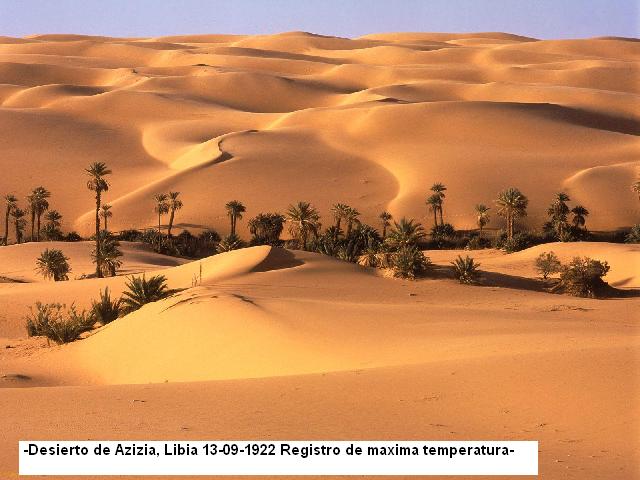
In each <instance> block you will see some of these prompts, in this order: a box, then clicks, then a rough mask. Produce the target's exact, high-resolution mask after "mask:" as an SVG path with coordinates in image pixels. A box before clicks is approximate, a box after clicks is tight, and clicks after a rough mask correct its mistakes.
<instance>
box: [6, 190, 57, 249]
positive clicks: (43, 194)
mask: <svg viewBox="0 0 640 480" xmlns="http://www.w3.org/2000/svg"><path fill="white" fill-rule="evenodd" d="M50 197H51V192H50V191H49V190H47V189H46V188H45V187H42V186H40V187H36V188H34V189H33V190H32V192H31V193H30V194H29V195H27V197H26V207H25V208H20V206H19V203H18V197H17V196H16V195H14V194H12V193H10V194H7V195H5V197H4V201H5V218H4V236H3V238H2V243H3V245H7V243H8V239H9V228H10V227H9V223H12V224H13V228H14V234H15V238H16V243H22V242H23V241H24V239H25V235H24V231H25V229H26V228H27V219H26V218H25V217H27V215H30V217H31V236H30V240H31V241H32V242H39V241H40V240H41V235H42V234H44V237H45V238H46V239H47V240H56V239H59V238H60V237H62V232H61V230H60V227H61V225H62V215H61V214H60V212H58V211H57V210H53V209H50V208H49V207H50V205H49V200H48V199H49V198H50ZM43 218H44V219H45V221H46V224H45V225H44V226H43V225H42V219H43Z"/></svg>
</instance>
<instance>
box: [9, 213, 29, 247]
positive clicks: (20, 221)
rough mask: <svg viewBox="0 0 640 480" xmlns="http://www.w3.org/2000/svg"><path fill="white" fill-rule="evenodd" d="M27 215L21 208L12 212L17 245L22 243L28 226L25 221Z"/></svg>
mask: <svg viewBox="0 0 640 480" xmlns="http://www.w3.org/2000/svg"><path fill="white" fill-rule="evenodd" d="M25 215H26V213H25V211H24V210H22V209H20V208H17V207H16V208H14V209H13V210H11V216H12V217H13V222H14V226H15V229H16V243H21V242H22V233H23V231H24V228H25V227H26V226H27V221H26V220H25V219H24V216H25Z"/></svg>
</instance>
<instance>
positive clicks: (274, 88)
mask: <svg viewBox="0 0 640 480" xmlns="http://www.w3.org/2000/svg"><path fill="white" fill-rule="evenodd" d="M639 59H640V43H638V42H637V41H635V40H634V39H624V38H592V39H577V40H537V39H534V38H529V37H522V36H518V35H512V34H506V33H495V32H481V33H388V34H386V33H385V34H372V35H366V36H364V37H360V38H355V39H349V38H337V37H329V36H322V35H315V34H312V33H308V32H286V33H281V34H275V35H257V36H247V35H183V36H173V37H159V38H113V37H96V36H83V35H35V36H31V37H28V38H24V39H17V38H9V37H2V38H0V125H2V127H3V128H5V129H6V130H7V131H12V132H13V135H12V136H11V137H9V138H4V139H3V140H2V143H1V144H0V149H1V151H2V152H3V158H4V159H5V161H6V162H8V164H9V165H18V164H20V162H22V161H24V159H25V158H28V159H29V162H30V163H31V164H32V165H33V167H34V170H35V171H42V170H43V169H45V168H47V165H51V162H53V163H54V164H55V165H56V166H58V167H59V168H56V169H55V171H50V172H49V173H48V177H47V178H49V180H48V181H47V182H46V183H47V185H46V186H47V187H48V188H49V189H50V190H51V191H52V192H53V194H54V198H56V202H57V205H56V208H57V209H58V210H60V211H61V212H62V213H63V214H64V215H65V218H66V224H67V226H68V228H69V229H76V230H78V231H80V233H83V234H86V233H88V232H90V229H91V224H90V215H89V214H88V212H89V211H90V206H89V205H86V206H83V205H82V204H81V202H78V201H72V199H79V198H83V197H87V203H89V202H90V198H89V196H88V194H87V192H86V191H84V181H83V179H82V175H83V173H82V169H83V167H84V166H85V165H86V164H87V163H88V161H105V162H106V163H108V164H109V165H110V167H111V168H112V169H113V171H114V172H115V174H114V178H113V187H112V189H111V191H110V192H109V194H108V197H109V198H108V201H109V202H110V203H112V204H114V205H115V207H114V213H115V215H114V219H113V224H112V225H113V228H115V229H117V230H119V229H125V228H135V227H143V226H147V225H153V223H154V221H153V206H152V204H151V201H150V199H149V200H148V201H145V200H147V199H146V198H145V197H147V196H150V195H152V194H153V193H155V192H154V190H156V189H159V188H163V189H171V190H180V191H182V192H183V197H184V200H185V208H184V209H183V211H181V214H180V221H183V222H184V223H185V224H191V225H208V226H211V227H213V228H215V229H218V230H224V229H225V227H226V222H225V218H224V212H223V210H222V209H223V205H224V203H226V201H228V200H230V199H232V198H238V199H241V200H242V201H243V202H244V203H245V204H246V205H248V206H249V208H250V211H251V212H252V213H253V214H255V213H258V211H282V210H284V209H285V208H286V206H287V205H288V204H289V203H292V202H295V201H298V200H307V201H311V202H313V203H314V204H316V206H317V207H318V208H319V209H320V211H321V213H323V214H327V213H328V209H329V207H330V205H331V204H332V203H335V202H337V201H343V202H345V201H347V200H348V201H349V202H350V203H353V204H354V205H355V206H357V208H358V209H359V210H360V211H361V212H362V214H363V219H364V220H365V221H367V222H368V223H375V218H376V216H377V214H378V213H379V212H380V211H382V210H384V209H387V210H389V211H390V212H391V213H392V214H394V215H395V216H403V215H407V216H411V217H415V218H419V219H421V220H423V221H424V222H428V220H429V215H428V212H427V210H426V207H425V205H424V197H425V195H426V190H427V189H428V186H429V185H431V184H432V183H433V182H435V181H442V182H445V183H446V184H447V185H448V186H449V192H450V195H449V197H448V200H447V203H448V205H447V210H448V215H449V216H450V219H451V220H453V222H452V223H454V224H455V226H456V227H458V228H470V227H472V226H473V224H474V221H473V210H472V209H473V205H474V204H475V203H479V202H483V203H490V201H491V200H492V199H493V198H495V195H496V194H497V192H498V191H500V190H501V189H503V188H505V187H507V186H510V185H515V186H517V187H519V188H520V189H522V190H523V191H524V192H525V193H526V194H528V195H529V196H530V198H531V200H532V202H531V206H530V215H529V218H528V219H527V220H526V222H528V223H529V224H530V225H531V226H532V227H539V224H540V222H541V219H542V218H543V217H544V210H545V208H546V205H547V204H548V203H549V201H550V199H551V197H552V195H553V194H554V193H555V192H556V191H558V190H561V189H565V190H567V191H568V193H569V194H570V195H571V196H572V197H574V199H575V201H576V202H578V203H583V204H585V205H586V206H587V207H588V208H589V210H590V211H591V213H592V215H591V217H590V218H589V224H590V227H591V228H592V229H596V230H597V229H601V230H611V229H615V228H618V227H622V226H629V225H631V224H633V223H635V222H636V221H637V217H638V215H639V214H640V211H639V208H638V203H637V202H636V201H634V197H633V193H632V192H630V191H629V188H628V185H629V184H630V183H631V182H632V181H633V178H634V176H635V175H636V173H637V170H638V165H639V163H638V155H637V154H638V151H639V149H640V145H639V142H638V133H639V131H638V127H637V126H638V124H639V117H638V113H637V112H638V106H639V104H640V100H639V95H640V88H639V87H638V85H639V84H638V82H637V81H636V79H637V78H638V73H639V72H638V60H639ZM70 131H73V132H74V134H73V138H68V135H67V133H68V132H70ZM45 132H46V133H45ZM247 132H256V134H249V133H247ZM223 139H225V140H224V141H225V144H226V145H227V144H228V145H229V151H230V152H231V154H232V155H233V161H232V162H229V163H219V162H216V161H215V158H216V156H217V155H220V153H219V149H220V145H219V142H220V141H221V140H223ZM216 142H218V145H216ZM115 145H117V148H114V146H115ZM310 145H313V151H309V149H308V148H309V146H310ZM365 145H366V148H363V146H365ZM337 164H340V165H341V167H340V172H341V175H340V177H339V178H336V177H337V176H336V175H335V173H334V168H335V167H336V165H337ZM620 166H624V167H620ZM453 168H455V170H454V169H453ZM530 169H536V170H537V171H539V172H541V175H542V176H541V177H538V176H536V178H531V176H529V175H526V174H524V173H523V172H526V171H529V170H530ZM61 172H64V175H62V174H61ZM300 172H304V175H302V177H303V178H309V179H310V180H312V181H313V183H315V184H318V183H322V184H324V185H325V186H326V188H323V189H309V188H308V186H307V184H306V183H305V182H304V181H303V182H300V183H297V182H290V181H288V179H290V178H300V177H301V176H300ZM485 172H494V173H495V174H494V175H485ZM583 172H590V173H589V174H584V173H583ZM478 175H483V177H486V179H487V182H486V183H485V184H483V185H482V186H477V187H475V186H472V187H469V188H467V187H466V186H467V185H469V184H470V182H469V179H472V178H474V177H477V176H478ZM63 176H64V188H63V187H62V183H63V182H62V179H63ZM245 179H251V181H245ZM256 181H257V182H258V183H260V184H264V185H265V186H267V185H268V190H269V191H271V192H273V191H277V192H278V194H277V195H269V194H267V193H266V190H265V189H262V188H257V189H254V188H252V186H253V185H254V184H255V183H256ZM34 182H35V183H45V181H44V178H42V179H38V178H36V177H35V176H33V175H31V174H30V173H29V174H27V173H26V172H21V171H19V170H17V171H15V174H14V175H12V176H10V177H5V178H3V179H0V190H1V191H14V192H16V193H17V194H18V195H19V196H22V195H25V194H26V192H27V191H28V190H29V189H30V188H33V186H34V185H33V184H34ZM204 185H211V186H215V187H214V188H212V189H210V190H208V199H207V204H208V208H202V207H203V204H202V202H201V200H200V198H199V197H200V195H199V191H202V188H203V186H204ZM343 186H348V188H342V187H343ZM346 191H348V192H349V193H348V194H347V193H345V192H346ZM132 192H138V193H132ZM346 196H349V198H344V197H346ZM116 210H117V211H116ZM494 226H495V227H499V226H500V220H499V219H497V218H495V219H494ZM239 227H240V228H241V231H242V229H244V228H245V225H244V224H243V223H241V224H240V225H239Z"/></svg>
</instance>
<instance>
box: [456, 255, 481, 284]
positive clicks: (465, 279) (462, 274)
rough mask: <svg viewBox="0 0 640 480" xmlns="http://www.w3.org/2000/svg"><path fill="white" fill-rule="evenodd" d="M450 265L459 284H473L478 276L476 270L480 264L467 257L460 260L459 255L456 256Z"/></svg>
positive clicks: (478, 273) (478, 272)
mask: <svg viewBox="0 0 640 480" xmlns="http://www.w3.org/2000/svg"><path fill="white" fill-rule="evenodd" d="M451 265H453V268H454V270H455V273H456V278H457V279H458V280H459V281H460V283H466V284H472V283H475V282H476V281H477V280H478V277H479V276H480V271H479V270H478V268H479V267H480V264H479V263H476V262H475V261H474V260H473V258H471V257H470V256H469V255H467V256H466V257H464V258H462V256H461V255H458V258H456V259H455V260H454V261H453V262H451Z"/></svg>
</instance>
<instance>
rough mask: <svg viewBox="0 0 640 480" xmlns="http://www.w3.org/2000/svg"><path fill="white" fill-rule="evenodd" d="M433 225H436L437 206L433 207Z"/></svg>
mask: <svg viewBox="0 0 640 480" xmlns="http://www.w3.org/2000/svg"><path fill="white" fill-rule="evenodd" d="M433 226H434V227H437V226H438V207H435V206H434V207H433Z"/></svg>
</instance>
